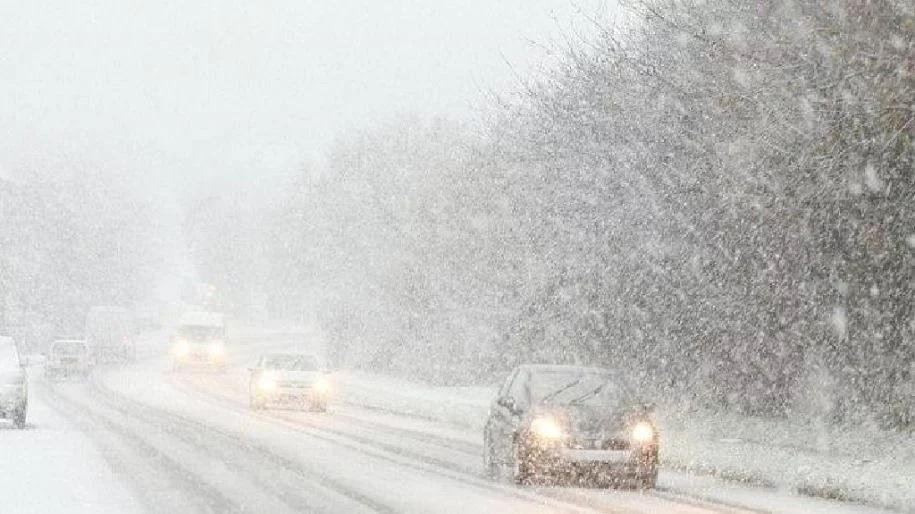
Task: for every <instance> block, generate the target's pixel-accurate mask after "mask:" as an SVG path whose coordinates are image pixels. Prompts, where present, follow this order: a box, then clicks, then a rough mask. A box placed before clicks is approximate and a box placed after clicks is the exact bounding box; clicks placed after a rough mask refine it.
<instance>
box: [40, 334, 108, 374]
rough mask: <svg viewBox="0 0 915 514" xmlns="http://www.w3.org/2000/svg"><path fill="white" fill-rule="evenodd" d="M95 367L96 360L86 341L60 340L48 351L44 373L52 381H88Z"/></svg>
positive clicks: (52, 344)
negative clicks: (75, 379)
mask: <svg viewBox="0 0 915 514" xmlns="http://www.w3.org/2000/svg"><path fill="white" fill-rule="evenodd" d="M93 367H95V358H94V355H93V353H92V350H91V348H90V347H89V344H88V343H87V342H86V341H85V340H83V339H58V340H56V341H54V342H53V343H51V346H50V348H49V350H48V358H47V361H46V362H45V365H44V373H45V376H46V377H48V379H50V380H61V379H64V380H66V379H71V378H80V379H86V378H88V377H89V374H90V373H92V368H93Z"/></svg>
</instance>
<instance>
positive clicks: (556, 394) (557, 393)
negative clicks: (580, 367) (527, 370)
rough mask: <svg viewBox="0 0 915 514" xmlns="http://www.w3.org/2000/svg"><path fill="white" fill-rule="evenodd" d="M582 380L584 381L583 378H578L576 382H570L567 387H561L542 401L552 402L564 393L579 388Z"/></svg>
mask: <svg viewBox="0 0 915 514" xmlns="http://www.w3.org/2000/svg"><path fill="white" fill-rule="evenodd" d="M581 379H582V377H578V378H576V379H575V380H573V381H571V382H569V383H568V384H566V385H564V386H562V387H560V388H559V389H557V390H555V391H553V392H552V393H550V394H548V395H546V396H544V397H543V399H541V400H540V401H541V402H544V403H545V402H548V401H550V400H552V399H553V398H556V397H557V396H559V395H560V393H562V392H563V391H567V390H569V389H571V388H573V387H575V386H577V385H578V384H579V383H580V382H581Z"/></svg>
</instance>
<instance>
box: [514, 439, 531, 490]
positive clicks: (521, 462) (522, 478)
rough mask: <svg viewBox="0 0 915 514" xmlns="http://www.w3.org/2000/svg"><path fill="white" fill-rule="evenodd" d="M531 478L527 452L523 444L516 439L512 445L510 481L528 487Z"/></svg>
mask: <svg viewBox="0 0 915 514" xmlns="http://www.w3.org/2000/svg"><path fill="white" fill-rule="evenodd" d="M533 476H534V473H533V472H532V470H531V462H530V457H529V456H528V452H527V450H526V449H525V447H524V444H523V443H522V442H521V441H519V440H517V439H516V440H515V442H514V443H512V481H513V482H514V483H516V484H518V485H528V484H530V483H531V479H532V478H533Z"/></svg>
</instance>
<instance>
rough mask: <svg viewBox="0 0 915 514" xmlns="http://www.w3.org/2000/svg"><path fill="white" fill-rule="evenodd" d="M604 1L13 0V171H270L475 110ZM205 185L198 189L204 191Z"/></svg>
mask: <svg viewBox="0 0 915 514" xmlns="http://www.w3.org/2000/svg"><path fill="white" fill-rule="evenodd" d="M602 4H603V2H601V1H600V0H456V1H447V2H434V1H421V0H401V1H395V0H388V1H379V0H363V1H359V0H324V1H315V0H256V1H255V0H248V1H231V0H156V1H148V0H142V1H140V0H82V1H78V2H76V1H72V0H30V1H12V0H0V77H2V79H0V122H2V125H0V168H6V170H7V172H9V171H10V170H16V169H19V168H21V167H23V166H54V165H56V162H57V161H58V160H60V159H70V158H72V157H74V156H75V157H78V158H80V159H85V160H86V161H89V162H94V163H104V165H105V166H111V167H114V168H125V169H132V170H134V171H138V172H143V173H149V174H155V175H156V176H157V177H159V176H161V177H164V180H163V182H165V183H169V184H172V185H180V186H182V189H185V190H186V189H187V188H186V186H188V185H191V186H194V187H198V188H199V184H201V183H211V181H212V179H213V177H218V176H232V177H236V178H238V180H242V181H250V180H253V179H259V178H262V177H263V176H269V175H271V174H273V173H277V172H283V171H286V170H288V169H289V168H294V167H295V166H297V165H298V163H300V162H302V161H305V160H308V159H315V158H317V156H320V155H321V154H322V153H323V152H324V150H325V149H326V148H327V146H328V144H329V143H330V142H331V141H332V139H333V138H334V136H335V135H336V134H339V132H340V131H342V130H345V129H346V128H347V127H351V126H362V125H365V124H367V123H370V122H371V121H372V120H374V119H378V118H381V117H385V116H391V115H393V114H396V113H399V112H407V111H409V112H413V113H419V114H445V115H449V116H455V117H461V116H466V115H468V113H469V112H470V110H471V109H470V107H471V106H472V105H473V104H474V102H476V101H477V99H478V97H479V95H480V91H481V90H496V91H506V90H509V89H511V88H512V87H513V86H514V85H515V79H514V77H513V71H512V69H511V67H509V65H508V64H506V60H507V61H508V62H510V63H512V65H513V66H514V68H515V70H516V71H517V72H519V73H522V74H523V73H526V72H527V71H529V70H530V69H531V68H532V67H536V66H538V65H539V64H540V63H542V62H543V60H544V55H545V54H544V52H543V50H541V49H540V48H538V47H537V46H536V45H531V44H530V43H529V41H531V40H536V41H539V42H546V41H549V40H550V38H552V37H555V36H556V34H557V32H558V31H565V30H568V29H569V28H570V27H571V26H572V25H573V24H574V25H575V27H577V29H579V30H583V28H584V27H586V26H587V23H586V22H584V21H582V20H581V19H578V20H577V21H575V20H576V11H577V10H579V9H581V10H584V11H586V12H587V13H588V14H589V15H594V14H598V15H605V14H608V13H607V12H606V8H605V7H604V8H602V7H601V5H602ZM191 189H193V187H192V188H191Z"/></svg>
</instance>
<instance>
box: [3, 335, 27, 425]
mask: <svg viewBox="0 0 915 514" xmlns="http://www.w3.org/2000/svg"><path fill="white" fill-rule="evenodd" d="M28 409H29V381H28V376H27V374H26V371H25V367H24V366H23V365H22V360H21V359H20V356H19V351H18V348H17V347H16V343H15V342H14V341H13V339H12V338H9V337H0V418H2V419H9V420H11V421H12V422H13V425H15V427H16V428H25V419H26V415H27V413H28Z"/></svg>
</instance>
